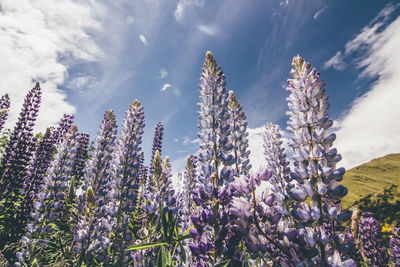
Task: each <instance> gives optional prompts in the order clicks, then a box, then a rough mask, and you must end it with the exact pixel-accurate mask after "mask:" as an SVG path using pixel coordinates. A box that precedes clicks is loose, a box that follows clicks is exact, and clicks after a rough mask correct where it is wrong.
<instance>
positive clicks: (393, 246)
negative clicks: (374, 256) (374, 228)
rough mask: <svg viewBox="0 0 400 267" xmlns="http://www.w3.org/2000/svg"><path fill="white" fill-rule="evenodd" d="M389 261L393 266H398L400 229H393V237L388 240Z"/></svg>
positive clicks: (399, 261) (399, 264)
mask: <svg viewBox="0 0 400 267" xmlns="http://www.w3.org/2000/svg"><path fill="white" fill-rule="evenodd" d="M389 248H390V261H391V263H393V264H394V266H400V228H393V236H392V238H391V239H390V246H389Z"/></svg>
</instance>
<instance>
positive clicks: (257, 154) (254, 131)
mask: <svg viewBox="0 0 400 267" xmlns="http://www.w3.org/2000/svg"><path fill="white" fill-rule="evenodd" d="M247 132H248V133H249V150H250V155H249V158H250V164H251V165H252V167H251V169H252V170H253V171H257V170H258V169H259V168H260V167H265V164H266V163H267V162H266V161H265V156H264V146H263V144H264V143H263V142H264V141H263V134H264V126H260V127H257V128H247Z"/></svg>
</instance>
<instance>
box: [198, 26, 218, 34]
mask: <svg viewBox="0 0 400 267" xmlns="http://www.w3.org/2000/svg"><path fill="white" fill-rule="evenodd" d="M197 29H198V30H199V31H201V32H202V33H205V34H207V35H211V36H215V35H217V34H218V28H217V27H216V26H213V25H198V26H197Z"/></svg>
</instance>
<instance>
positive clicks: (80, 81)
mask: <svg viewBox="0 0 400 267" xmlns="http://www.w3.org/2000/svg"><path fill="white" fill-rule="evenodd" d="M97 83H98V81H97V78H96V77H94V76H78V77H76V78H73V79H72V80H71V81H69V82H68V88H69V89H71V90H75V91H80V90H81V89H84V88H93V87H95V86H96V85H97Z"/></svg>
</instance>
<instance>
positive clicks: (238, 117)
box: [228, 91, 251, 175]
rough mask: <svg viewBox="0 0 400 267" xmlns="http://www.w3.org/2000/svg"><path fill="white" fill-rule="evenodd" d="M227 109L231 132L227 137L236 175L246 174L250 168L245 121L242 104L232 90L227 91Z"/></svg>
mask: <svg viewBox="0 0 400 267" xmlns="http://www.w3.org/2000/svg"><path fill="white" fill-rule="evenodd" d="M228 103H229V104H228V111H229V115H230V118H229V125H230V128H231V132H230V135H229V138H230V139H231V144H232V145H233V148H232V154H233V157H234V162H235V163H234V164H233V166H234V170H235V171H236V174H237V175H247V174H248V172H249V170H250V168H251V164H250V160H249V154H250V150H249V144H248V143H249V140H248V136H249V133H247V132H246V131H247V122H246V115H245V114H244V111H243V110H242V106H241V105H240V104H239V101H238V100H237V99H236V97H235V95H234V93H233V91H229V96H228Z"/></svg>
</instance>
